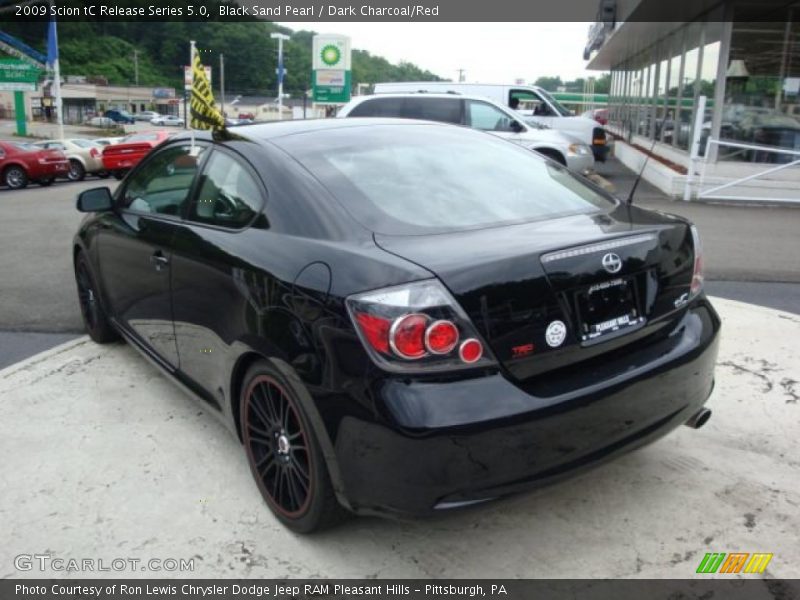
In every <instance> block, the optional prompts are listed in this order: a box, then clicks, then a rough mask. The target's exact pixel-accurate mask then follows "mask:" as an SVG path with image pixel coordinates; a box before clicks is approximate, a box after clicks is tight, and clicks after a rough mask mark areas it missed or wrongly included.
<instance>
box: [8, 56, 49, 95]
mask: <svg viewBox="0 0 800 600" xmlns="http://www.w3.org/2000/svg"><path fill="white" fill-rule="evenodd" d="M41 73H42V72H41V71H40V70H39V69H37V68H36V67H35V66H34V65H32V64H31V63H29V62H25V61H24V60H20V59H19V58H0V83H27V84H33V86H34V87H33V89H36V82H37V81H39V76H40V75H41ZM15 89H16V88H15ZM24 89H25V90H27V89H28V88H24Z"/></svg>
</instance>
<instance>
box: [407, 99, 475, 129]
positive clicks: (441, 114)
mask: <svg viewBox="0 0 800 600" xmlns="http://www.w3.org/2000/svg"><path fill="white" fill-rule="evenodd" d="M403 116H404V117H406V118H408V119H424V120H426V121H438V122H440V123H453V124H455V125H460V124H461V100H459V99H458V98H424V97H417V98H406V104H405V108H404V110H403Z"/></svg>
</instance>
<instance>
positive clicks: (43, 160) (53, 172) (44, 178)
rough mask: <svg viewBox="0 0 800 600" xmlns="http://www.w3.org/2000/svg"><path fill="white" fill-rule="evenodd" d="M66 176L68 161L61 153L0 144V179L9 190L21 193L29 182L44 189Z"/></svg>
mask: <svg viewBox="0 0 800 600" xmlns="http://www.w3.org/2000/svg"><path fill="white" fill-rule="evenodd" d="M68 172H69V161H68V160H67V157H66V156H64V153H63V152H62V151H61V150H56V149H44V148H37V147H36V146H34V145H32V144H29V143H26V142H4V141H0V178H2V183H3V184H5V185H7V186H8V187H9V188H11V189H12V190H19V189H22V188H24V187H26V186H27V185H28V183H29V182H31V181H35V182H36V183H38V184H39V185H42V186H47V185H50V184H51V183H53V181H55V179H56V177H65V176H66V175H67V173H68Z"/></svg>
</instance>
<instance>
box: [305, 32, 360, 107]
mask: <svg viewBox="0 0 800 600" xmlns="http://www.w3.org/2000/svg"><path fill="white" fill-rule="evenodd" d="M312 49H313V54H314V56H313V62H312V69H313V72H312V74H311V83H312V88H313V100H314V102H321V103H323V104H344V103H345V102H349V101H350V87H351V85H352V81H351V76H350V38H349V37H347V36H344V35H331V34H324V35H315V36H314V41H313V44H312Z"/></svg>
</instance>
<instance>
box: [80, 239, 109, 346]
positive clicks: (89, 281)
mask: <svg viewBox="0 0 800 600" xmlns="http://www.w3.org/2000/svg"><path fill="white" fill-rule="evenodd" d="M75 282H76V284H77V286H78V304H79V305H80V307H81V316H82V317H83V324H84V326H85V327H86V332H87V333H88V334H89V337H90V338H92V340H94V341H95V342H97V343H98V344H108V343H110V342H115V341H117V340H118V339H119V334H118V333H117V331H116V329H114V327H113V326H112V325H111V323H110V322H109V320H108V317H107V315H106V313H105V311H104V310H103V307H102V306H101V305H100V300H99V297H98V294H97V285H96V284H95V280H94V277H93V276H92V271H91V268H90V267H89V261H88V260H87V259H86V255H84V253H83V252H79V253H78V256H76V257H75Z"/></svg>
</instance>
